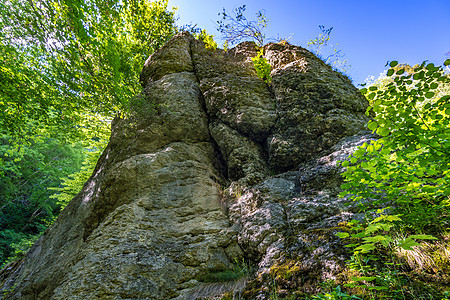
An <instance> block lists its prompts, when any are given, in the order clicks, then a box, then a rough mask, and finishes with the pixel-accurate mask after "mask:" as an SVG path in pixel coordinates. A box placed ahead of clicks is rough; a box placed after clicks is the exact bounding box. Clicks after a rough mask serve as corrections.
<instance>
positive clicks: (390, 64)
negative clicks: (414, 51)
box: [389, 60, 398, 68]
mask: <svg viewBox="0 0 450 300" xmlns="http://www.w3.org/2000/svg"><path fill="white" fill-rule="evenodd" d="M396 65H398V61H396V60H393V61H391V62H390V63H389V66H391V68H393V67H395V66H396Z"/></svg>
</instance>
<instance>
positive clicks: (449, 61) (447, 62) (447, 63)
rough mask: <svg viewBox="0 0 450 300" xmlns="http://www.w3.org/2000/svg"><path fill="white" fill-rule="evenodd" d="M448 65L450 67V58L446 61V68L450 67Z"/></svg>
mask: <svg viewBox="0 0 450 300" xmlns="http://www.w3.org/2000/svg"><path fill="white" fill-rule="evenodd" d="M448 65H450V58H448V59H446V60H445V61H444V66H448Z"/></svg>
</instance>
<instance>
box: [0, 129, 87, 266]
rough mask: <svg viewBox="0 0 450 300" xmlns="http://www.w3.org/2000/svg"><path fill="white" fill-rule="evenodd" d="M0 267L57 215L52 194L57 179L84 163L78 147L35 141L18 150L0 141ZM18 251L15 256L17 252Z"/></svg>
mask: <svg viewBox="0 0 450 300" xmlns="http://www.w3.org/2000/svg"><path fill="white" fill-rule="evenodd" d="M0 141H1V142H0V160H1V162H2V163H1V164H0V174H1V180H0V228H1V230H0V235H1V237H2V238H1V239H0V264H1V263H3V262H4V261H5V260H6V259H7V258H8V257H9V256H10V255H11V254H12V253H13V252H14V251H16V256H18V255H19V254H20V253H23V252H24V251H25V250H24V249H25V248H26V247H25V246H27V245H29V244H30V242H29V241H33V240H34V239H35V236H37V235H40V234H41V233H42V232H43V231H45V229H46V227H47V226H48V225H49V224H51V222H53V219H54V218H55V217H56V215H57V214H58V213H59V210H60V208H61V207H60V206H59V205H58V204H57V203H55V201H52V200H51V198H50V196H51V195H52V194H53V192H52V191H50V190H48V189H47V188H48V187H57V186H59V184H60V183H61V178H63V177H66V176H68V175H69V174H71V173H74V172H77V171H78V170H79V169H80V168H81V163H82V161H83V159H84V155H83V152H82V147H81V145H75V146H71V145H67V144H63V143H61V142H60V141H59V140H56V139H52V138H43V137H36V138H35V139H29V140H28V141H27V143H22V144H21V145H20V146H17V145H16V144H15V140H14V139H13V138H11V137H9V136H5V135H4V136H2V137H1V138H0ZM17 251H19V252H17Z"/></svg>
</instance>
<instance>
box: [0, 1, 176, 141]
mask: <svg viewBox="0 0 450 300" xmlns="http://www.w3.org/2000/svg"><path fill="white" fill-rule="evenodd" d="M11 7H14V10H11V9H10V8H11ZM0 26H1V27H2V31H1V33H0V52H1V54H2V55H1V58H0V59H1V60H2V61H1V65H2V66H3V67H2V69H1V73H0V76H2V78H1V79H2V80H1V83H0V84H1V86H0V103H1V104H0V105H2V106H5V107H10V109H5V110H3V113H4V114H5V116H4V117H5V118H2V120H3V121H2V123H1V124H0V126H1V128H0V129H2V130H3V131H5V132H6V133H8V134H10V135H16V134H17V133H18V129H22V128H24V127H25V126H30V124H32V125H36V124H43V123H42V122H44V123H45V122H46V123H47V125H52V126H53V125H54V126H57V128H55V130H54V132H61V128H65V130H66V131H67V130H72V132H76V133H77V134H78V132H77V128H76V124H77V123H80V118H81V119H82V118H83V116H86V115H89V116H92V115H101V116H102V117H103V118H111V117H113V116H115V115H117V114H118V113H123V112H126V110H127V108H128V103H129V100H130V99H131V98H132V97H133V96H134V95H136V94H138V93H139V92H140V88H141V87H140V85H139V81H138V77H139V73H140V71H141V68H142V65H143V63H144V61H145V59H146V58H147V57H148V56H149V55H150V54H151V53H152V52H154V50H155V49H157V48H159V47H161V46H162V45H163V44H164V43H165V42H166V41H167V40H168V39H170V38H171V37H172V36H173V35H174V34H175V33H176V31H177V28H176V26H175V17H174V12H173V11H169V10H168V9H167V0H160V1H152V2H150V1H148V0H129V1H112V2H111V1H84V0H67V1H63V2H58V1H44V2H33V1H21V0H11V1H8V6H7V7H3V6H2V7H1V8H0ZM5 111H6V112H5ZM12 115H14V116H15V117H14V118H12V117H11V116H12ZM50 119H51V121H49V120H50ZM30 120H32V121H35V120H37V123H36V122H34V123H33V122H31V123H30ZM47 129H49V128H47Z"/></svg>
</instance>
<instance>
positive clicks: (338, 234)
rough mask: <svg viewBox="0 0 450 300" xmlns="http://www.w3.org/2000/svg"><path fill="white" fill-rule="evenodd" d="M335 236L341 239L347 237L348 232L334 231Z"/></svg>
mask: <svg viewBox="0 0 450 300" xmlns="http://www.w3.org/2000/svg"><path fill="white" fill-rule="evenodd" d="M336 236H338V237H340V238H341V239H345V238H348V237H349V236H350V234H349V233H348V232H338V233H336Z"/></svg>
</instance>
